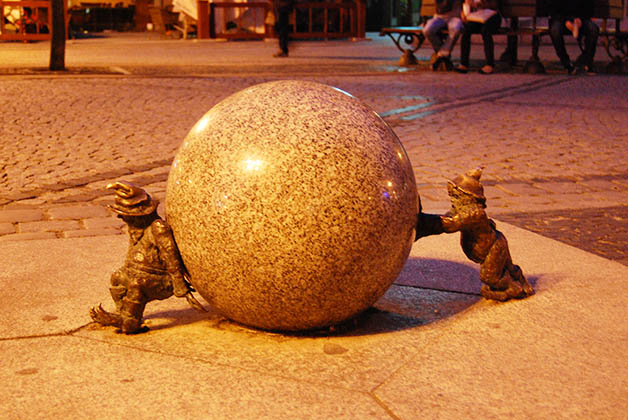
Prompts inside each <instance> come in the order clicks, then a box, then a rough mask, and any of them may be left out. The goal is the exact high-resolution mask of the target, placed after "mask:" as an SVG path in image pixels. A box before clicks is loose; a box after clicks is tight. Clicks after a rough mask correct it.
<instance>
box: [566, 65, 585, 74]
mask: <svg viewBox="0 0 628 420" xmlns="http://www.w3.org/2000/svg"><path fill="white" fill-rule="evenodd" d="M584 72H585V69H584V66H580V65H577V66H573V67H572V68H571V70H570V71H569V74H571V75H572V76H578V75H580V74H583V73H584Z"/></svg>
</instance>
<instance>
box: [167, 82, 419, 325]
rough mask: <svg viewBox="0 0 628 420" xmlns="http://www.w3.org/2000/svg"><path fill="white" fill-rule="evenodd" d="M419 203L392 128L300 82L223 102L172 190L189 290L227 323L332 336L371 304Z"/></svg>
mask: <svg viewBox="0 0 628 420" xmlns="http://www.w3.org/2000/svg"><path fill="white" fill-rule="evenodd" d="M417 212H418V195H417V190H416V183H415V179H414V174H413V171H412V167H411V165H410V162H409V160H408V157H407V155H406V153H405V150H404V149H403V146H402V145H401V143H400V142H399V139H398V138H397V136H396V135H395V134H394V132H393V131H392V129H391V128H390V127H389V126H388V125H387V124H386V123H385V122H384V121H383V120H382V119H381V118H380V117H379V116H378V115H377V114H376V113H375V112H374V111H372V110H371V109H370V108H368V107H367V106H366V105H364V104H363V103H362V102H361V101H360V100H358V99H356V98H355V97H353V96H351V95H350V94H348V93H346V92H343V91H342V90H339V89H336V88H333V87H330V86H326V85H322V84H318V83H313V82H305V81H276V82H269V83H263V84H259V85H255V86H252V87H249V88H247V89H244V90H242V91H240V92H238V93H235V94H234V95H232V96H230V97H228V98H226V99H224V100H223V101H222V102H220V103H218V104H217V105H216V106H214V107H213V108H212V109H211V110H210V111H209V112H207V114H205V115H204V116H203V117H202V118H201V119H200V120H199V121H198V122H197V123H196V124H195V125H194V127H193V128H192V130H191V131H190V132H189V134H188V135H187V137H186V138H185V140H184V142H183V144H182V145H181V146H180V148H179V150H178V151H177V153H176V156H175V159H174V161H173V163H172V168H171V171H170V175H169V178H168V186H167V191H166V218H167V221H168V223H169V224H170V226H171V227H172V230H173V233H174V237H175V240H176V242H177V245H178V247H179V251H180V253H181V256H182V259H183V262H184V264H185V266H186V268H187V270H188V271H189V274H190V282H191V283H192V285H193V287H194V288H195V289H196V290H197V291H198V293H199V294H200V295H201V296H202V297H203V298H204V299H205V300H206V301H207V302H208V303H209V304H210V305H212V306H213V307H214V308H216V309H217V310H219V311H220V312H221V313H222V314H223V315H224V316H226V317H227V318H229V319H232V320H234V321H236V322H239V323H242V324H245V325H249V326H252V327H257V328H261V329H267V330H284V331H286V330H287V331H297V330H307V329H315V328H322V327H327V326H330V325H333V324H337V323H340V322H342V321H344V320H346V319H348V318H350V317H352V316H354V315H357V314H359V313H360V312H362V311H364V310H365V309H367V308H369V307H370V306H371V305H372V304H373V303H375V302H376V301H377V300H378V299H379V298H380V297H381V296H382V295H383V294H384V293H385V292H386V290H387V289H388V288H389V287H390V285H391V284H392V283H393V282H394V281H395V279H396V278H397V276H398V275H399V273H400V271H401V269H402V267H403V265H404V263H405V261H406V259H407V257H408V254H409V252H410V248H411V246H412V243H413V240H414V228H415V225H416V215H417Z"/></svg>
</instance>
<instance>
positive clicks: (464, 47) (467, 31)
mask: <svg viewBox="0 0 628 420" xmlns="http://www.w3.org/2000/svg"><path fill="white" fill-rule="evenodd" d="M480 25H481V24H480V23H477V22H465V23H464V25H463V29H462V38H461V39H460V66H462V68H464V69H468V68H469V57H470V55H471V34H472V33H473V32H477V31H478V29H479V26H480Z"/></svg>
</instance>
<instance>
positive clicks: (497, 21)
mask: <svg viewBox="0 0 628 420" xmlns="http://www.w3.org/2000/svg"><path fill="white" fill-rule="evenodd" d="M501 21H502V18H501V16H500V15H499V13H498V14H496V15H493V16H491V18H490V19H489V20H487V21H486V22H484V24H483V25H482V27H481V29H480V30H481V33H482V41H484V57H485V58H486V65H487V66H490V67H491V69H490V70H491V71H492V70H493V69H492V68H493V66H494V65H495V44H494V43H493V34H494V33H496V32H497V31H498V30H499V26H500V25H501Z"/></svg>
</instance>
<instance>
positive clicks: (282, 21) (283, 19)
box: [276, 11, 290, 56]
mask: <svg viewBox="0 0 628 420" xmlns="http://www.w3.org/2000/svg"><path fill="white" fill-rule="evenodd" d="M278 14H279V17H278V19H277V26H276V29H277V35H278V38H279V49H280V50H281V53H282V54H276V56H287V55H288V37H289V36H290V34H289V32H290V14H289V13H286V12H283V11H279V13H278Z"/></svg>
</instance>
